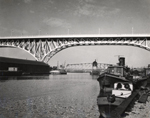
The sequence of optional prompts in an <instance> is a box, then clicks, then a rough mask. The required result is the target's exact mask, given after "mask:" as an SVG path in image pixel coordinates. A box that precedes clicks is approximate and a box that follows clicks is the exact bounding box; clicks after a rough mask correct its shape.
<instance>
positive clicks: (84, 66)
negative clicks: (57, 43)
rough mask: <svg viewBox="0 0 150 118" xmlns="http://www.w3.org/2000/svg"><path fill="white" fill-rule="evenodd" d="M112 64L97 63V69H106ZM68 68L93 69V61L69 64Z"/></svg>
mask: <svg viewBox="0 0 150 118" xmlns="http://www.w3.org/2000/svg"><path fill="white" fill-rule="evenodd" d="M110 65H112V64H105V63H97V69H100V70H105V69H107V68H108V66H110ZM66 69H68V70H69V69H70V70H92V69H93V67H92V63H79V64H67V65H66Z"/></svg>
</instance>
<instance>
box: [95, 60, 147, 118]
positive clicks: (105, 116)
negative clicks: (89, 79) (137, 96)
mask: <svg viewBox="0 0 150 118" xmlns="http://www.w3.org/2000/svg"><path fill="white" fill-rule="evenodd" d="M97 80H98V82H99V85H100V93H99V95H98V97H97V105H98V109H99V112H100V118H109V117H111V112H112V111H113V110H114V109H115V108H116V107H118V106H119V105H120V104H121V103H122V102H123V101H124V100H125V99H127V98H128V97H129V96H130V95H132V93H133V91H135V90H136V89H138V88H140V87H141V86H146V84H147V78H142V77H140V78H135V77H134V76H132V75H131V74H130V69H129V68H128V67H126V66H125V58H124V57H121V58H119V64H118V65H116V66H110V67H108V69H107V70H106V72H105V73H103V74H101V75H100V76H99V77H98V79H97Z"/></svg>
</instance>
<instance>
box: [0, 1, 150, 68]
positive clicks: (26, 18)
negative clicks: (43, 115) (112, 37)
mask: <svg viewBox="0 0 150 118" xmlns="http://www.w3.org/2000/svg"><path fill="white" fill-rule="evenodd" d="M149 21H150V0H0V36H1V37H6V36H31V35H36V36H37V35H68V34H131V33H134V34H149V33H150V22H149ZM16 52H17V53H16ZM116 55H123V56H124V57H125V58H126V64H128V65H129V66H134V67H141V66H142V67H143V66H147V65H148V64H149V63H150V52H148V51H146V50H144V49H141V48H137V47H131V46H130V47H129V46H128V47H126V46H86V47H71V48H68V49H65V50H62V51H61V52H59V53H58V54H56V55H55V56H54V57H53V58H52V59H51V60H50V61H49V64H50V65H56V64H57V61H59V62H60V63H64V62H66V63H72V64H73V63H92V62H93V61H94V60H95V59H97V61H98V62H99V63H117V61H118V58H117V56H116ZM0 56H6V57H13V58H15V57H16V58H24V59H34V58H33V57H32V56H31V55H29V54H27V53H26V52H25V51H22V50H19V49H15V48H13V49H12V48H11V49H8V48H0Z"/></svg>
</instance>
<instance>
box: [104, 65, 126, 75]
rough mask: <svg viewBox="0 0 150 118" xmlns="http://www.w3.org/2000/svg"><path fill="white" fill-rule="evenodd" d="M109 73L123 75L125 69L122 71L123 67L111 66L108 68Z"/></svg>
mask: <svg viewBox="0 0 150 118" xmlns="http://www.w3.org/2000/svg"><path fill="white" fill-rule="evenodd" d="M107 72H108V73H110V74H115V75H121V76H122V75H123V71H122V68H120V67H110V68H108V71H107Z"/></svg>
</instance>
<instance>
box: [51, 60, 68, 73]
mask: <svg viewBox="0 0 150 118" xmlns="http://www.w3.org/2000/svg"><path fill="white" fill-rule="evenodd" d="M50 73H51V74H53V75H59V74H67V71H66V69H65V64H64V65H60V66H59V62H57V69H56V70H51V71H50Z"/></svg>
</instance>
